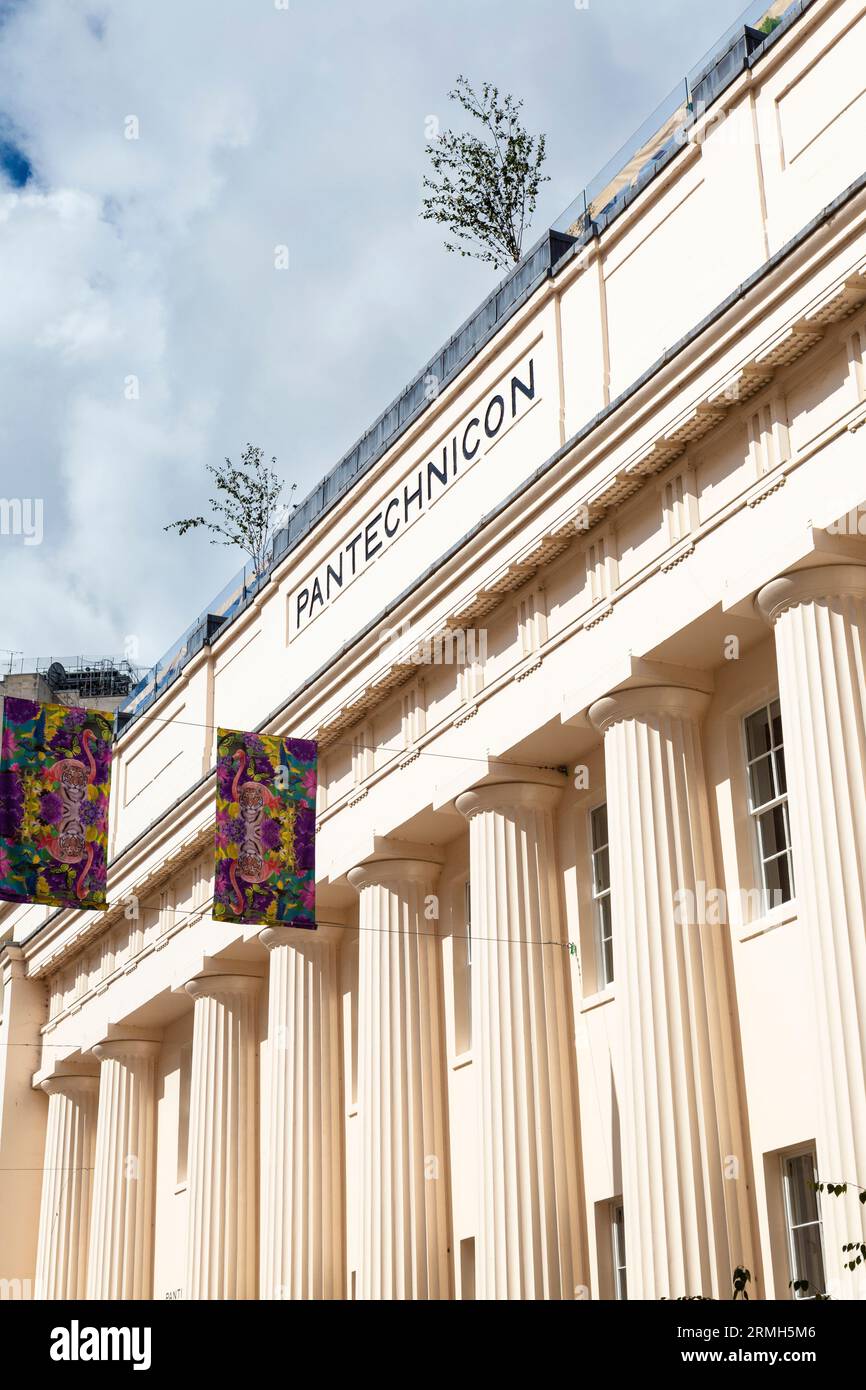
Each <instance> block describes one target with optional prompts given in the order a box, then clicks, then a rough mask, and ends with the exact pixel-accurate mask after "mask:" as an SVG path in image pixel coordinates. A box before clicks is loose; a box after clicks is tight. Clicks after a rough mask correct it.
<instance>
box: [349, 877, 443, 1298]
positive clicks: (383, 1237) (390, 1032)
mask: <svg viewBox="0 0 866 1390" xmlns="http://www.w3.org/2000/svg"><path fill="white" fill-rule="evenodd" d="M438 872H439V866H438V865H437V864H430V863H426V862H423V861H421V860H412V859H402V860H383V861H380V862H377V863H370V864H364V865H361V866H360V867H358V868H355V869H352V870H351V871H350V873H349V880H350V882H351V883H352V884H353V885H354V887H355V888H357V889H358V892H359V893H360V896H361V906H360V921H359V933H358V938H359V941H358V950H359V982H358V1114H359V1118H360V1123H361V1197H360V1205H361V1255H360V1269H359V1289H358V1297H359V1298H362V1299H379V1298H385V1299H387V1298H391V1299H428V1298H430V1299H438V1298H448V1297H449V1295H450V1266H449V1258H448V1227H449V1221H448V1203H449V1194H448V1171H449V1163H448V1137H447V1130H446V1112H445V1051H444V1039H443V1021H442V995H441V983H440V966H439V954H438V940H437V936H436V920H437V917H438V911H436V906H435V899H434V897H433V894H434V888H435V883H436V877H437V874H438Z"/></svg>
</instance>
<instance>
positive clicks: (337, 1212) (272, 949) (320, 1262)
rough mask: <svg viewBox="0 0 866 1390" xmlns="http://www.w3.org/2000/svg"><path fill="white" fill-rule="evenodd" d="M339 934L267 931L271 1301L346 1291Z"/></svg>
mask: <svg viewBox="0 0 866 1390" xmlns="http://www.w3.org/2000/svg"><path fill="white" fill-rule="evenodd" d="M340 931H341V929H340V928H339V927H331V926H327V925H325V924H323V923H320V924H319V926H318V927H317V929H316V931H306V930H302V929H300V928H296V927H268V928H266V930H265V931H263V932H260V933H259V940H260V941H261V942H263V944H264V945H265V946H266V947H267V948H268V953H269V965H270V973H269V977H268V1070H269V1078H268V1094H267V1097H266V1109H267V1117H266V1118H267V1123H266V1125H264V1126H263V1128H264V1129H265V1130H266V1133H267V1144H268V1147H267V1154H266V1160H265V1163H264V1165H263V1169H264V1184H265V1190H264V1193H263V1201H262V1220H261V1232H262V1240H261V1285H260V1287H261V1297H262V1298H276V1299H288V1298H299V1299H322V1298H341V1297H342V1295H343V1265H342V1249H343V1240H342V1235H343V1164H342V1109H341V1064H340V1015H339V992H338V984H339V982H338V960H337V943H338V941H339V937H340Z"/></svg>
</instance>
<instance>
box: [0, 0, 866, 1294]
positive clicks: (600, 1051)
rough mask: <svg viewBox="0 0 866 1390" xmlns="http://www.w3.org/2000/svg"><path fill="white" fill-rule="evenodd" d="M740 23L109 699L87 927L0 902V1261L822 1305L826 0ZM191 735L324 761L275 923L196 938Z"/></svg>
mask: <svg viewBox="0 0 866 1390" xmlns="http://www.w3.org/2000/svg"><path fill="white" fill-rule="evenodd" d="M772 12H773V15H774V16H776V15H778V16H780V17H781V18H782V23H781V24H780V25H779V26H778V28H777V30H775V31H774V32H773V34H771V35H770V39H769V40H768V41H767V42H766V43H765V44H763V45H762V44H761V42H760V36H759V38H758V39H754V37H753V38H752V39H751V40H749V39H748V36H747V37H746V40H744V41H743V42H744V44H745V48H744V51H746V54H747V56H746V60H744V61H743V62H741V63H740V65H739V68H738V69H737V71H735V73H734V76H733V80H731V81H728V82H727V85H724V84H722V86H721V88H720V90H719V91H718V92H713V96H712V100H711V101H709V102H708V103H706V104H705V105H704V107H703V109H702V107H701V104H700V103H694V104H693V110H692V111H691V112H690V113H689V118H688V122H687V124H686V125H685V126H684V127H683V129H682V130H681V131H679V132H678V134H677V135H676V141H677V147H676V149H675V150H674V151H673V152H672V153H671V154H670V157H668V155H667V154H666V155H665V157H664V159H660V160H659V163H658V167H657V168H656V167H655V166H653V167H652V168H651V169H650V173H649V174H647V175H644V174H643V170H644V169H645V168H646V167H647V165H646V164H645V163H644V162H643V155H640V158H639V159H638V162H639V163H640V166H641V169H640V175H639V177H638V179H637V182H635V181H634V180H632V183H631V184H630V185H629V187H630V188H631V189H632V193H633V196H632V195H631V194H629V196H624V195H623V193H622V189H623V187H624V186H625V185H624V184H623V183H620V186H619V187H618V188H617V187H616V186H614V187H613V189H612V191H611V190H610V189H606V190H605V191H604V192H603V193H602V194H601V197H600V198H598V199H596V201H595V203H591V204H590V207H589V211H588V212H586V211H584V213H583V214H581V216H578V217H575V219H574V220H573V221H572V222H571V223H570V224H569V226H568V227H567V228H563V229H562V230H563V232H564V233H567V235H563V236H562V237H559V238H558V239H556V240H555V241H554V240H553V239H549V240H547V241H545V243H544V255H545V256H547V260H546V261H545V263H544V266H543V273H541V274H540V275H538V276H536V277H535V278H534V279H532V280H530V281H529V282H528V283H527V284H526V285H524V286H523V288H522V289H520V293H516V292H514V286H515V284H516V285H517V287H518V288H520V286H521V283H522V282H520V281H519V280H518V281H513V282H512V286H511V291H510V292H508V293H506V291H503V302H505V300H508V294H509V293H510V300H509V307H508V311H507V313H505V314H503V315H502V316H501V319H500V320H497V321H496V323H495V325H494V330H493V331H491V332H489V333H488V334H487V336H486V337H482V338H479V339H478V340H477V341H474V342H473V346H472V351H471V355H470V356H469V357H468V358H467V360H465V361H462V362H460V361H458V364H457V367H456V369H455V370H454V371H453V372H452V373H451V374H450V375H446V376H444V377H443V379H442V380H441V381H435V382H434V389H433V390H432V391H430V392H428V393H427V395H426V397H425V399H424V401H423V403H422V404H421V405H420V406H419V408H417V409H416V410H414V414H413V413H412V412H409V411H407V421H406V423H405V424H404V422H403V414H402V405H400V404H399V403H397V404H395V409H396V410H397V417H395V419H396V418H398V417H399V421H398V423H399V428H397V429H395V431H394V434H393V441H392V442H390V443H389V444H388V447H387V448H384V449H381V450H380V451H379V452H378V454H377V455H376V456H375V457H373V458H372V462H370V463H369V465H368V466H365V468H364V470H363V474H361V471H360V470H359V472H358V477H357V478H356V479H355V481H354V482H351V481H350V482H349V484H347V485H344V486H341V487H340V488H339V489H337V490H336V493H335V495H334V496H332V497H328V486H329V485H328V483H327V481H326V482H325V483H323V485H322V489H321V495H320V500H321V506H320V507H319V513H320V514H319V515H318V517H317V519H316V520H315V522H314V524H310V525H308V526H306V529H305V530H303V531H302V533H301V534H300V535H296V536H294V537H293V538H292V544H291V545H290V546H288V547H287V548H286V549H285V553H284V554H283V555H282V556H281V557H280V558H278V559H277V561H276V562H275V564H274V566H273V568H272V570H271V572H270V574H269V576H268V579H267V582H265V583H263V584H261V585H260V586H259V588H258V589H257V591H256V592H255V593H254V594H252V595H250V596H249V598H248V601H246V602H245V603H244V604H243V605H242V606H241V607H240V609H239V611H238V612H237V613H236V614H235V615H234V616H232V618H231V620H229V621H225V622H222V623H215V624H213V625H212V626H211V628H209V629H208V635H207V636H206V640H204V641H203V642H202V643H201V644H200V646H199V648H198V649H197V650H195V651H194V652H193V653H192V654H191V655H189V654H188V657H187V659H186V660H185V662H184V663H183V664H181V665H180V666H179V667H178V670H177V672H176V673H173V674H174V678H173V679H171V680H170V681H167V682H165V684H164V688H162V689H158V690H157V689H155V690H154V695H155V698H152V699H150V700H149V701H148V702H147V703H145V704H144V705H143V706H142V707H136V708H134V709H133V710H132V711H131V714H132V715H133V717H131V718H130V719H129V720H128V722H127V721H122V722H121V726H120V728H119V734H118V739H117V743H116V757H115V764H114V771H113V791H112V813H111V814H112V821H111V845H110V850H111V863H110V868H109V899H110V903H111V906H110V908H109V909H108V911H107V912H105V913H103V914H94V913H75V912H70V911H66V910H59V911H52V912H46V911H45V910H44V909H39V908H36V907H29V908H21V907H14V906H12V905H11V904H7V905H0V933H2V947H0V967H2V980H3V987H2V988H3V992H2V1022H0V1041H2V1043H3V1046H2V1047H0V1169H2V1179H0V1278H2V1279H4V1280H5V1281H6V1282H5V1284H4V1286H3V1287H4V1289H6V1290H12V1291H13V1292H14V1291H16V1290H17V1291H19V1292H22V1293H23V1292H24V1291H26V1290H28V1289H29V1290H32V1291H34V1292H36V1293H37V1294H38V1295H40V1296H44V1297H49V1298H60V1297H82V1298H83V1297H105V1298H118V1299H119V1298H142V1299H149V1298H173V1297H177V1298H245V1299H249V1298H263V1299H284V1298H301V1299H310V1298H328V1299H330V1298H335V1299H342V1298H346V1299H350V1298H355V1299H383V1298H393V1299H450V1298H462V1299H471V1298H480V1299H573V1298H575V1299H586V1298H591V1299H595V1298H616V1297H629V1298H638V1299H641V1298H642V1299H657V1298H661V1297H676V1296H678V1295H682V1294H698V1293H703V1294H706V1295H712V1296H716V1297H724V1296H726V1295H727V1296H730V1289H731V1278H732V1271H733V1270H734V1268H735V1267H736V1266H739V1265H744V1266H746V1267H748V1269H749V1270H750V1271H751V1273H752V1291H753V1296H755V1295H757V1296H759V1297H766V1298H779V1299H784V1298H789V1297H792V1296H793V1294H792V1291H791V1289H790V1287H789V1285H790V1281H791V1280H793V1279H796V1280H803V1279H807V1280H808V1281H809V1283H810V1286H811V1289H813V1290H814V1289H818V1290H821V1291H823V1290H825V1289H826V1290H829V1292H830V1293H831V1294H832V1295H833V1296H835V1297H843V1298H859V1297H863V1296H864V1293H866V1285H864V1282H863V1278H862V1275H861V1274H860V1272H859V1271H857V1272H853V1273H852V1272H848V1271H845V1270H843V1267H842V1264H843V1261H842V1254H841V1247H842V1245H843V1243H844V1242H845V1241H847V1240H852V1239H855V1238H858V1239H862V1235H861V1231H862V1226H861V1220H862V1213H863V1208H862V1207H861V1206H860V1204H859V1203H858V1202H857V1201H856V1196H854V1195H852V1197H851V1198H850V1200H849V1198H848V1197H846V1198H837V1199H830V1198H826V1197H824V1198H819V1197H818V1196H817V1195H816V1194H815V1192H814V1191H813V1187H812V1184H813V1181H814V1180H815V1177H816V1175H817V1176H818V1177H819V1178H821V1179H823V1180H825V1181H830V1182H834V1183H835V1182H843V1181H847V1182H848V1183H850V1184H854V1183H858V1182H859V1183H860V1184H862V1185H866V1077H864V1070H866V430H864V429H863V426H864V425H866V179H864V176H863V169H862V163H863V156H862V149H863V141H862V136H863V133H864V131H866V95H864V91H866V76H864V74H866V6H864V5H863V4H862V3H860V0H813V2H812V3H811V4H797V5H795V6H793V7H790V12H788V11H786V10H785V7H784V5H783V4H781V5H776V6H774V7H773V11H772ZM713 80H715V79H713ZM710 88H712V82H711V83H710ZM669 136H670V131H666V132H665V136H664V138H665V140H667V139H668V138H669ZM633 153H634V152H633ZM632 162H633V163H634V162H635V161H632ZM650 174H651V176H650ZM624 177H625V178H626V179H629V178H631V174H628V173H627V174H626V175H624ZM608 193H611V196H610V197H608ZM602 200H603V201H602ZM617 202H618V206H617ZM614 212H615V213H616V215H613V213H614ZM521 273H522V272H518V275H519V274H521ZM492 312H494V313H495V312H497V311H496V310H494V311H492ZM467 331H468V330H467ZM455 341H456V340H455ZM383 437H384V436H383ZM325 501H327V506H325V505H324V503H325ZM318 505H319V504H318V503H317V506H318ZM217 726H222V727H227V728H237V729H248V730H260V731H263V732H268V733H275V734H291V735H294V736H298V737H304V738H315V739H317V740H318V741H319V748H320V762H319V783H320V785H319V802H318V808H317V814H318V828H317V829H318V833H317V892H318V909H317V917H318V921H319V927H318V930H317V931H316V932H315V933H312V932H302V931H301V932H293V931H291V930H289V929H286V928H283V927H277V926H275V927H269V928H253V927H249V928H239V927H232V926H230V925H227V924H223V923H217V922H215V921H213V920H212V918H211V916H210V903H211V897H212V870H213V848H212V846H213V823H214V762H215V730H216V727H217Z"/></svg>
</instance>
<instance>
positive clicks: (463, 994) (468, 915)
mask: <svg viewBox="0 0 866 1390" xmlns="http://www.w3.org/2000/svg"><path fill="white" fill-rule="evenodd" d="M461 896H462V903H461V902H460V898H459V897H458V899H457V902H456V903H455V907H456V908H457V910H456V912H455V917H454V936H453V937H452V956H453V962H454V1046H455V1050H456V1051H457V1052H458V1053H461V1052H468V1051H469V1049H470V1047H471V1046H472V894H471V890H470V886H469V879H467V880H466V882H465V883H464V884H463V891H462V895H461ZM461 907H462V913H461V911H460V908H461ZM461 916H462V918H463V923H462V926H461V922H460V918H461Z"/></svg>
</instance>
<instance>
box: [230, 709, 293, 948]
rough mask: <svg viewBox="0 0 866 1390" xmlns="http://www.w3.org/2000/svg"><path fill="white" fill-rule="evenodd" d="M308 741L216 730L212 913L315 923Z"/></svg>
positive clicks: (249, 919) (236, 918) (265, 922)
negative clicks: (214, 857) (214, 845)
mask: <svg viewBox="0 0 866 1390" xmlns="http://www.w3.org/2000/svg"><path fill="white" fill-rule="evenodd" d="M317 752H318V750H317V746H316V744H315V743H311V742H309V741H308V740H307V739H301V738H275V737H272V736H270V735H267V734H244V733H238V732H237V731H236V730H232V729H218V730H217V809H216V865H215V873H214V905H213V916H214V918H215V919H216V920H217V921H218V922H246V923H252V924H254V925H255V924H261V925H263V926H267V925H269V924H271V925H280V924H281V925H283V926H286V927H309V928H315V925H316V857H315V840H316V761H317Z"/></svg>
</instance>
